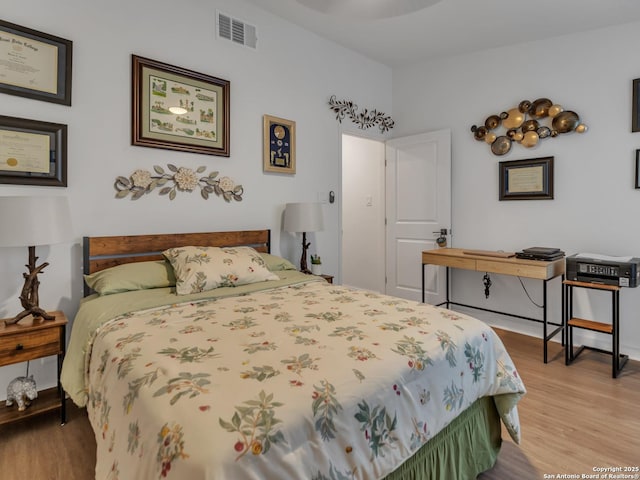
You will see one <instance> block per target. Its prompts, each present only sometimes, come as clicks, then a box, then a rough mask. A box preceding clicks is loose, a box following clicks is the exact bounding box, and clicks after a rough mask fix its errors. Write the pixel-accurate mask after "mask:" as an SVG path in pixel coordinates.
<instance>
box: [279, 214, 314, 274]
mask: <svg viewBox="0 0 640 480" xmlns="http://www.w3.org/2000/svg"><path fill="white" fill-rule="evenodd" d="M283 228H284V230H285V231H287V232H293V233H300V232H302V256H301V257H300V271H301V272H303V273H311V271H310V270H309V269H308V268H307V250H308V248H309V245H311V242H309V243H307V232H319V231H321V230H322V229H323V228H324V224H323V221H322V206H321V205H320V204H319V203H287V204H286V206H285V208H284V226H283Z"/></svg>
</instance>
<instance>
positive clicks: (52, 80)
mask: <svg viewBox="0 0 640 480" xmlns="http://www.w3.org/2000/svg"><path fill="white" fill-rule="evenodd" d="M72 49H73V43H72V42H71V41H70V40H65V39H64V38H60V37H55V36H53V35H49V34H47V33H43V32H38V31H36V30H31V29H29V28H25V27H21V26H19V25H15V24H13V23H9V22H5V21H3V20H0V92H2V93H8V94H9V95H18V96H20V97H27V98H33V99H35V100H43V101H45V102H53V103H60V104H62V105H69V106H70V105H71V57H72Z"/></svg>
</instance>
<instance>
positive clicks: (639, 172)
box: [635, 150, 640, 188]
mask: <svg viewBox="0 0 640 480" xmlns="http://www.w3.org/2000/svg"><path fill="white" fill-rule="evenodd" d="M635 187H636V188H640V150H636V182H635Z"/></svg>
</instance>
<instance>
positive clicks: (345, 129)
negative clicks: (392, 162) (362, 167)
mask: <svg viewBox="0 0 640 480" xmlns="http://www.w3.org/2000/svg"><path fill="white" fill-rule="evenodd" d="M343 135H350V136H352V137H359V138H363V139H365V140H372V141H375V142H380V143H382V144H383V145H385V148H386V142H387V140H388V138H386V137H385V136H383V135H380V134H377V133H376V132H375V131H363V130H361V129H359V128H356V127H350V126H348V125H341V126H340V128H338V143H339V145H340V157H339V158H340V162H339V163H340V194H339V198H338V200H337V202H336V203H337V206H338V207H339V208H340V214H339V215H338V228H339V232H340V242H339V248H338V272H339V277H338V278H339V279H340V283H342V278H343V275H342V273H343V272H342V267H343V261H342V260H343V252H342V235H343V218H342V207H343V201H344V197H343V195H342V192H343V190H344V187H345V186H344V182H343V180H344V179H343V178H342V170H343V164H342V155H343V150H344V147H343V145H342V136H343ZM385 168H386V158H385ZM382 193H383V195H384V194H385V192H384V191H383V192H382ZM383 201H384V202H385V208H384V209H383V210H384V211H383V219H382V221H383V223H384V221H385V219H384V217H385V216H386V198H384V196H383ZM384 230H385V232H384V233H385V234H384V240H383V247H382V250H383V251H382V255H383V258H382V260H383V261H384V265H383V267H382V270H383V272H384V274H383V275H386V261H387V260H386V257H384V255H386V226H384ZM383 281H384V287H385V290H386V279H383ZM382 293H384V291H383V292H382Z"/></svg>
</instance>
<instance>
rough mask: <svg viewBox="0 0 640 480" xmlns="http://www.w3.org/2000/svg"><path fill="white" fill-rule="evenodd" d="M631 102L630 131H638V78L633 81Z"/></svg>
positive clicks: (639, 92) (639, 111)
mask: <svg viewBox="0 0 640 480" xmlns="http://www.w3.org/2000/svg"><path fill="white" fill-rule="evenodd" d="M632 97H633V104H632V115H631V131H632V132H640V105H638V102H640V78H636V79H635V80H634V81H633V94H632Z"/></svg>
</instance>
